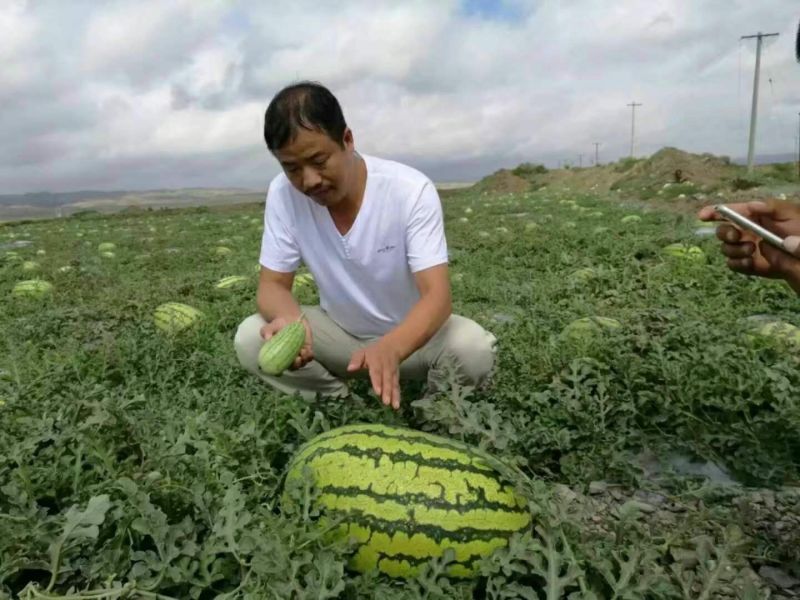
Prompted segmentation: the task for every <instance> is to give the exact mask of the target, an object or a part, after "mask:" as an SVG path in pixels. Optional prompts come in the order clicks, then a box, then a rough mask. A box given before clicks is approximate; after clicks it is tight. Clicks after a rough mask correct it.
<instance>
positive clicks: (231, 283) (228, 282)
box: [214, 275, 247, 290]
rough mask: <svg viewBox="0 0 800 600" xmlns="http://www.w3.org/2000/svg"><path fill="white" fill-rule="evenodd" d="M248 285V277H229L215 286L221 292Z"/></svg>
mask: <svg viewBox="0 0 800 600" xmlns="http://www.w3.org/2000/svg"><path fill="white" fill-rule="evenodd" d="M246 283H247V277H243V276H242V275H230V276H228V277H223V278H222V279H220V280H219V281H218V282H217V285H216V286H214V287H216V288H217V289H219V290H227V289H230V288H233V287H237V286H241V285H244V284H246Z"/></svg>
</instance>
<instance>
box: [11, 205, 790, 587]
mask: <svg viewBox="0 0 800 600" xmlns="http://www.w3.org/2000/svg"><path fill="white" fill-rule="evenodd" d="M562 201H563V202H562ZM467 207H470V208H472V210H473V212H472V213H470V217H469V219H468V221H466V222H461V221H459V217H462V216H463V215H464V214H465V208H467ZM261 209H262V207H260V206H248V207H241V208H237V209H229V210H208V211H197V210H193V211H180V210H171V211H153V212H146V211H144V212H141V213H136V214H127V215H117V216H99V215H92V216H88V215H87V216H85V217H82V218H76V219H64V220H59V221H49V222H48V221H42V222H31V223H23V224H9V225H4V226H3V227H2V228H1V229H0V243H4V242H7V241H12V240H14V239H25V240H33V241H34V244H33V245H31V246H28V247H21V248H17V249H15V251H16V252H18V254H19V256H20V257H21V259H22V260H31V259H33V258H34V257H36V254H35V253H36V251H37V250H39V249H43V250H46V254H45V255H44V256H41V257H36V258H37V260H38V261H39V262H40V263H41V265H42V270H41V272H40V276H41V277H42V278H43V279H44V280H47V281H50V282H52V283H53V286H54V290H53V294H52V295H49V296H48V297H47V298H45V299H43V300H42V301H41V302H38V301H37V302H36V303H30V302H19V301H17V300H16V299H14V298H13V297H12V296H11V294H10V292H11V289H12V288H13V286H14V284H15V283H16V282H17V281H20V280H22V279H25V278H27V276H26V274H25V273H24V272H22V271H21V269H20V265H21V261H20V262H14V261H0V293H1V294H2V300H0V303H2V305H1V306H0V344H2V346H0V348H2V350H1V351H0V423H2V427H0V533H1V534H2V535H0V597H5V596H9V597H21V598H90V597H91V598H151V599H155V598H156V597H158V598H203V599H206V598H219V599H223V598H226V599H234V598H276V599H278V598H280V599H285V598H293V599H295V598H297V599H304V598H348V599H362V598H363V599H366V598H373V597H375V598H387V599H389V600H392V599H401V598H402V599H422V598H426V599H429V600H430V599H433V598H463V599H468V598H473V597H486V598H496V599H500V598H503V599H506V598H524V599H528V598H537V599H538V598H560V597H561V598H569V597H572V598H578V597H580V598H598V599H599V598H638V597H647V598H683V597H692V598H699V597H706V598H712V597H721V596H724V595H725V594H727V595H728V596H730V597H736V595H737V594H738V595H739V596H740V597H764V596H763V592H764V590H765V589H766V588H765V586H764V584H763V582H762V581H760V580H759V579H758V578H757V577H756V578H752V577H750V575H749V573H751V572H752V571H755V572H757V571H758V567H759V565H760V564H769V565H773V566H774V565H776V564H777V565H781V566H783V567H784V568H786V569H790V565H791V564H792V563H797V562H798V561H800V556H799V555H798V554H797V543H796V540H797V539H799V538H797V534H796V533H793V534H792V535H790V536H789V537H787V538H786V539H783V538H781V539H776V538H775V535H776V534H775V531H774V529H773V528H769V527H762V526H761V525H759V523H762V522H769V523H771V522H773V521H775V518H774V517H773V516H772V515H771V514H767V515H766V516H765V515H763V514H762V512H763V511H765V510H767V508H766V507H765V506H764V505H763V504H759V505H757V506H758V507H761V508H757V509H756V508H752V509H747V511H745V509H744V508H742V506H743V505H742V504H741V503H740V502H739V500H738V498H739V497H740V496H742V495H743V494H746V493H747V492H746V491H744V490H743V489H742V488H741V486H740V485H739V484H747V485H753V486H773V487H775V488H776V489H779V488H780V486H784V485H790V484H791V482H793V481H797V480H798V478H800V464H798V463H799V462H800V461H799V460H798V457H800V437H798V435H797V432H798V431H800V405H799V404H798V403H797V390H798V389H800V368H798V367H800V364H799V363H800V357H798V356H797V355H796V353H792V352H791V351H789V350H787V349H786V348H784V347H781V346H780V345H778V344H775V343H773V342H772V340H770V339H769V338H767V339H757V340H750V339H748V338H747V336H746V335H745V334H744V332H743V331H740V329H739V327H738V325H737V324H738V323H741V320H742V319H743V318H745V317H747V316H749V315H753V314H770V315H772V316H774V317H775V318H776V319H779V320H783V321H786V322H790V323H793V324H795V325H800V321H798V317H797V298H796V296H795V295H794V294H793V293H792V292H791V291H790V290H789V289H788V287H786V286H785V285H783V284H781V282H777V281H765V280H757V279H750V278H743V277H740V276H738V275H736V274H734V273H731V272H730V271H729V270H727V268H726V267H725V262H724V257H723V256H721V255H720V253H719V249H718V245H717V242H716V241H715V240H713V239H709V238H702V239H700V238H694V237H692V235H693V234H692V232H693V229H694V219H692V218H685V217H678V216H675V215H671V214H669V213H660V212H655V211H654V212H646V213H641V217H642V219H641V221H638V222H636V223H621V222H620V220H621V218H622V217H623V216H624V215H626V214H631V213H632V212H633V211H634V209H633V208H632V207H630V206H621V205H618V204H616V203H614V201H612V200H609V199H607V198H602V197H597V196H593V195H589V194H571V195H569V196H567V195H562V196H558V195H553V194H549V193H547V192H537V193H526V194H518V195H508V194H506V195H499V194H498V195H495V196H493V197H492V199H491V201H488V199H487V198H486V197H484V196H482V195H480V194H479V193H476V192H474V191H468V192H462V193H459V194H454V195H453V196H451V198H450V199H448V201H447V202H446V203H445V206H444V209H445V215H446V227H447V233H448V245H449V249H450V251H451V254H452V261H451V270H452V272H453V275H454V277H453V294H454V296H453V297H454V311H455V312H456V313H458V314H461V315H465V316H467V317H470V318H472V319H474V320H476V321H477V322H478V323H480V324H481V325H482V326H484V327H486V328H487V329H488V330H490V331H491V332H492V333H493V334H494V335H495V336H496V337H497V339H498V346H497V355H496V363H495V369H494V373H493V376H492V379H491V385H490V386H488V387H486V388H479V389H473V388H471V387H467V386H461V385H458V384H456V383H455V381H454V380H452V379H451V383H450V384H449V385H447V386H445V387H443V388H442V389H436V390H429V391H428V393H427V394H426V395H424V396H423V395H422V394H421V393H420V391H419V389H418V386H415V384H413V383H410V384H408V385H404V387H403V399H402V408H401V411H400V412H399V413H395V412H393V411H391V410H390V409H387V408H386V407H384V406H383V405H382V404H381V403H380V402H378V401H377V400H376V399H375V398H374V397H373V396H372V395H371V394H370V393H369V391H368V387H367V384H366V383H365V382H363V381H362V382H358V383H357V384H356V386H355V392H354V394H353V396H352V397H350V398H345V399H337V400H335V401H333V400H327V399H319V400H317V401H314V402H310V403H306V402H303V401H301V400H300V398H299V397H293V398H292V397H287V396H285V395H282V394H279V393H278V392H275V391H274V390H271V389H269V388H268V387H267V386H266V385H265V384H263V383H262V382H261V381H260V380H259V379H258V378H256V377H255V376H252V375H250V374H249V373H247V372H245V371H244V370H243V369H242V368H241V367H240V366H239V364H238V362H237V359H236V356H235V354H234V352H233V336H234V335H235V332H236V329H237V327H238V325H239V323H240V322H241V321H242V320H243V319H244V318H246V317H247V316H249V315H250V314H251V313H252V312H253V310H254V304H253V299H254V294H255V289H256V287H255V286H256V278H257V275H256V272H255V268H256V263H257V257H258V247H259V242H260V237H261V227H262V224H261V212H260V211H261ZM598 214H599V215H600V216H598ZM531 222H535V223H536V225H535V226H531V227H528V225H530V224H531ZM567 223H571V224H572V225H571V226H570V225H567ZM598 226H603V227H604V230H602V231H601V232H600V233H596V231H597V230H598V229H597V228H598ZM496 227H503V228H505V229H506V230H507V233H503V234H502V243H498V237H497V236H498V235H500V234H499V233H498V234H496V233H495V228H496ZM482 230H486V231H488V232H491V235H487V236H483V237H482V236H481V235H479V233H478V232H479V231H482ZM223 239H224V240H225V242H221V241H220V240H223ZM104 241H113V242H114V243H115V244H116V245H117V248H116V250H115V254H116V258H115V259H114V260H111V261H109V260H103V259H102V257H100V256H99V255H98V252H97V245H98V244H99V243H100V242H104ZM676 242H687V243H690V244H695V245H699V246H700V247H702V248H703V250H704V251H705V252H706V254H707V255H708V260H707V261H697V262H694V261H683V260H669V259H668V257H665V256H663V253H662V249H663V248H664V247H665V246H667V245H668V244H671V243H676ZM223 243H224V244H225V245H227V246H228V247H230V248H232V249H233V250H234V252H233V254H231V255H229V256H225V257H215V256H214V255H213V248H214V247H215V246H217V245H220V244H223ZM63 265H72V266H73V269H72V270H71V271H68V272H61V271H59V267H61V266H63ZM582 268H592V269H593V271H592V273H593V276H592V277H588V278H583V279H580V278H578V279H576V278H573V277H569V274H571V273H574V272H576V271H577V270H579V269H582ZM229 275H242V276H245V277H248V278H250V279H249V283H248V284H247V285H244V286H242V287H236V288H231V289H228V290H218V289H216V288H215V287H214V285H215V284H216V282H218V281H219V280H220V279H221V278H223V277H225V276H229ZM456 275H458V277H456ZM297 293H298V295H299V296H300V299H301V301H302V302H304V303H315V302H318V294H317V292H316V290H315V289H314V288H313V286H310V287H303V288H302V289H300V290H298V291H297ZM170 301H175V302H185V303H187V304H189V305H191V306H196V307H197V308H198V309H200V310H202V311H203V314H204V315H205V318H204V319H203V320H202V322H200V323H198V326H197V327H195V328H192V329H191V330H187V331H186V332H184V334H181V335H176V336H164V335H162V334H161V333H160V332H159V331H158V330H157V329H156V327H155V325H154V323H153V321H152V313H153V310H154V309H155V307H156V306H158V305H160V304H162V303H164V302H170ZM593 315H602V316H606V317H609V318H613V319H616V320H617V321H619V323H620V324H621V328H620V329H619V330H614V331H610V332H606V333H604V334H603V335H600V336H596V337H594V336H593V337H591V338H589V339H587V340H585V341H583V342H581V343H573V342H571V341H570V340H568V339H564V337H563V336H561V335H560V334H561V332H562V331H563V330H564V328H565V327H566V326H567V324H569V323H570V322H573V321H575V320H576V319H580V318H582V317H587V316H593ZM365 421H366V422H383V423H387V424H401V425H406V426H408V425H411V426H415V427H418V428H420V429H425V430H430V431H432V432H434V433H438V434H440V435H446V436H450V437H453V438H456V439H462V440H464V441H467V442H470V443H473V444H475V445H478V446H481V447H483V448H485V449H486V450H488V451H491V452H492V453H493V454H495V455H497V456H500V457H502V458H504V459H506V461H507V463H508V464H509V465H511V469H510V470H509V472H508V476H509V478H510V479H511V480H512V483H513V484H514V485H516V486H517V487H518V488H519V489H521V490H522V491H523V492H524V493H525V494H526V495H527V497H528V498H530V501H531V504H532V506H533V507H534V508H535V510H536V514H537V518H536V525H535V527H533V528H532V529H531V531H529V532H527V533H526V534H525V535H521V536H519V537H518V538H515V539H514V540H513V541H512V543H511V544H510V545H509V546H508V547H507V548H506V549H504V550H502V551H499V552H498V553H496V555H494V556H493V557H491V559H489V560H487V561H486V563H485V565H483V567H482V572H483V578H482V579H480V580H478V581H449V580H447V579H446V578H445V577H444V576H443V572H444V568H445V567H446V564H447V561H448V560H449V559H451V558H452V557H448V556H443V557H442V558H441V559H439V560H437V561H432V562H431V564H430V565H429V567H428V569H427V570H426V571H425V573H424V574H423V575H421V576H420V577H419V578H417V579H416V580H413V581H390V580H388V579H385V578H380V577H377V576H374V575H363V576H362V575H355V574H353V573H350V572H348V571H347V569H346V567H345V565H346V564H347V559H348V555H349V552H350V549H349V548H347V547H345V546H342V545H336V544H331V543H328V542H327V541H326V540H325V536H324V531H321V530H320V528H319V515H315V514H312V513H311V511H302V510H301V511H297V512H293V513H284V512H282V511H281V510H280V508H281V507H280V504H279V502H278V498H279V496H280V493H281V490H282V480H283V474H284V468H285V466H286V464H287V462H288V460H289V458H290V457H291V456H292V454H293V453H294V452H295V451H296V449H297V448H298V447H299V446H300V445H301V444H302V443H303V442H305V441H307V440H308V439H311V438H312V437H313V436H314V435H316V434H318V433H320V432H322V431H326V430H328V429H330V428H332V427H335V426H338V425H343V424H347V423H354V422H365ZM678 454H680V456H688V457H690V458H692V459H696V460H699V461H701V462H703V463H704V464H713V465H718V466H719V468H720V469H722V470H724V472H725V473H726V474H727V475H728V476H729V477H730V478H731V479H732V480H734V483H733V484H732V483H730V482H727V483H726V484H725V487H718V484H714V482H712V481H709V480H708V479H707V478H704V477H703V476H702V475H699V474H697V473H696V472H689V471H687V470H686V468H682V470H681V468H679V466H676V465H680V463H679V462H677V461H676V460H675V456H676V455H678ZM601 480H602V482H607V484H603V485H608V486H616V487H614V488H613V489H614V490H615V491H618V492H619V496H620V497H619V498H617V497H615V496H614V495H612V494H610V493H605V492H603V493H602V494H601V495H597V496H594V495H591V496H589V495H587V496H583V495H582V494H583V493H585V492H587V491H588V490H589V487H590V483H592V482H595V486H594V488H593V489H604V488H603V485H599V486H598V485H597V483H596V482H598V481H601ZM736 482H738V483H736ZM719 485H721V484H719ZM642 490H644V491H647V492H648V493H651V494H658V495H661V496H663V497H664V498H668V500H665V501H664V504H663V506H659V507H656V508H654V505H651V504H648V502H647V501H643V500H642V499H641V498H640V497H639V496H637V495H636V494H637V493H638V491H642ZM302 492H303V493H304V494H312V493H313V489H307V490H302ZM776 493H777V492H776ZM777 504H778V505H782V504H781V503H780V502H778V503H777ZM665 506H669V509H668V508H664V507H665ZM789 506H790V510H794V512H795V513H796V506H797V504H796V503H794V504H790V505H789ZM792 507H794V508H792ZM673 509H674V511H675V512H673ZM751 513H753V514H758V515H760V516H759V519H754V518H750V517H749V516H748V515H750V514H751ZM737 523H739V524H740V526H741V528H742V529H743V531H738V530H736V529H735V528H732V527H731V525H734V524H737ZM759 561H761V562H759ZM730 590H733V591H732V592H730V593H728V592H729V591H730ZM747 594H751V595H750V596H747ZM753 594H755V595H753Z"/></svg>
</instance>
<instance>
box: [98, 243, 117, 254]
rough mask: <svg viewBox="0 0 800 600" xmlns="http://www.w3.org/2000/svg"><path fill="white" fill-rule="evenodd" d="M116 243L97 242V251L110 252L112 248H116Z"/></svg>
mask: <svg viewBox="0 0 800 600" xmlns="http://www.w3.org/2000/svg"><path fill="white" fill-rule="evenodd" d="M116 248H117V245H116V244H114V243H113V242H103V243H101V244H98V246H97V251H98V252H111V251H112V250H116Z"/></svg>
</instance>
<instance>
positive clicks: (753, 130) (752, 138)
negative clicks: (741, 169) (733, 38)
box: [742, 31, 779, 173]
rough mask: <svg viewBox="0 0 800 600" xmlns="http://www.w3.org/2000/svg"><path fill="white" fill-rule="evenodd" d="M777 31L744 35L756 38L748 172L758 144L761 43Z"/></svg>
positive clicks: (743, 37) (774, 35) (748, 37)
mask: <svg viewBox="0 0 800 600" xmlns="http://www.w3.org/2000/svg"><path fill="white" fill-rule="evenodd" d="M778 35H779V34H777V33H761V32H760V31H759V32H758V33H757V34H755V35H743V36H742V39H743V40H749V39H753V38H755V39H756V72H755V75H754V76H753V108H752V110H751V112H750V143H749V144H748V147H747V172H748V173H751V172H752V171H753V155H754V153H755V146H756V117H757V116H758V79H759V75H760V71H761V44H762V40H763V39H764V38H765V37H776V36H778Z"/></svg>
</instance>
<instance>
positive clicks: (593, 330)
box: [561, 316, 622, 342]
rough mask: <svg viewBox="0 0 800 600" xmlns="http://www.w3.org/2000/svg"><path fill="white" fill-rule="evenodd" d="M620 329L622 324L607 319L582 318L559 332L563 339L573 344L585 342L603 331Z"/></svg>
mask: <svg viewBox="0 0 800 600" xmlns="http://www.w3.org/2000/svg"><path fill="white" fill-rule="evenodd" d="M621 328H622V323H620V322H619V321H617V320H616V319H611V318H609V317H598V316H594V317H583V318H581V319H576V320H574V321H572V322H571V323H570V324H569V325H567V326H566V327H565V328H564V330H563V331H562V332H561V335H562V337H563V338H565V339H569V340H572V341H574V342H586V341H589V340H591V339H592V338H593V337H594V336H596V335H598V334H600V333H603V332H605V331H614V330H618V329H621Z"/></svg>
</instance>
